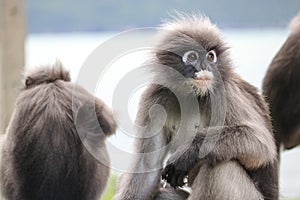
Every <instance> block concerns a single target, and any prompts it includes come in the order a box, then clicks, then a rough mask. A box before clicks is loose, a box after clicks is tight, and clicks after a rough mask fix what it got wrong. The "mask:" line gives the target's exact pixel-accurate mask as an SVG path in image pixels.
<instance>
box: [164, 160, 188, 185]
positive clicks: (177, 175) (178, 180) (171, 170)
mask: <svg viewBox="0 0 300 200" xmlns="http://www.w3.org/2000/svg"><path fill="white" fill-rule="evenodd" d="M187 174H188V171H186V170H179V169H178V168H176V165H175V164H174V163H169V164H167V166H166V167H165V169H164V170H163V172H162V178H163V179H164V180H166V181H167V182H168V183H170V185H171V186H172V187H174V188H176V187H181V186H183V185H185V184H186V183H185V178H186V176H187Z"/></svg>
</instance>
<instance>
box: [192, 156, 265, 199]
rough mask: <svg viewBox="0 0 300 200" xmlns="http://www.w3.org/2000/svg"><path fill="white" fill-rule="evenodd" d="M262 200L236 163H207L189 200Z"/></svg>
mask: <svg viewBox="0 0 300 200" xmlns="http://www.w3.org/2000/svg"><path fill="white" fill-rule="evenodd" d="M199 199H200V200H241V199H247V200H261V199H263V197H262V195H261V193H260V192H259V191H258V190H257V188H256V187H255V184H254V183H253V181H252V180H251V178H250V177H249V176H248V174H247V172H246V171H245V170H244V169H243V167H242V166H241V165H240V164H239V163H238V162H236V161H227V162H221V163H218V164H217V165H216V166H214V167H212V166H211V165H210V164H209V163H205V164H204V165H203V166H202V167H201V168H200V170H199V173H198V175H197V177H196V179H195V181H194V183H193V185H192V193H191V194H190V197H189V198H188V200H199Z"/></svg>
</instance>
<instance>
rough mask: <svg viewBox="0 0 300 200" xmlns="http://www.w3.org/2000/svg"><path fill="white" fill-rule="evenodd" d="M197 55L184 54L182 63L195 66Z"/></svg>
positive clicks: (192, 53) (194, 53)
mask: <svg viewBox="0 0 300 200" xmlns="http://www.w3.org/2000/svg"><path fill="white" fill-rule="evenodd" d="M198 57H199V56H198V53H197V52H196V51H188V52H185V53H184V55H183V56H182V61H183V62H184V64H186V65H195V64H196V63H197V61H198Z"/></svg>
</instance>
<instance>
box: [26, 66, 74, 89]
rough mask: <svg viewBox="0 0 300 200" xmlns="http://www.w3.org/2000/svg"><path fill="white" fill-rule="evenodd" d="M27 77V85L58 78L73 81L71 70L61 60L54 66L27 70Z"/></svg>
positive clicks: (53, 80)
mask: <svg viewBox="0 0 300 200" xmlns="http://www.w3.org/2000/svg"><path fill="white" fill-rule="evenodd" d="M25 77H26V81H25V84H26V87H29V86H32V85H40V84H44V83H53V82H55V81H57V80H63V81H67V82H69V81H71V78H70V73H69V71H68V70H66V69H65V68H64V67H63V64H62V63H61V62H60V61H59V60H57V61H56V62H55V64H53V65H52V66H41V67H37V68H35V69H33V70H31V71H29V72H27V73H26V75H25Z"/></svg>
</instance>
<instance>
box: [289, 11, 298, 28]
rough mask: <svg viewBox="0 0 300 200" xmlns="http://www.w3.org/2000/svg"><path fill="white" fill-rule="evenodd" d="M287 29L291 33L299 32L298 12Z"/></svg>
mask: <svg viewBox="0 0 300 200" xmlns="http://www.w3.org/2000/svg"><path fill="white" fill-rule="evenodd" d="M289 28H290V30H291V31H292V32H296V31H300V12H299V13H298V14H297V15H296V16H295V17H294V18H293V19H292V20H291V22H290V25H289Z"/></svg>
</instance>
